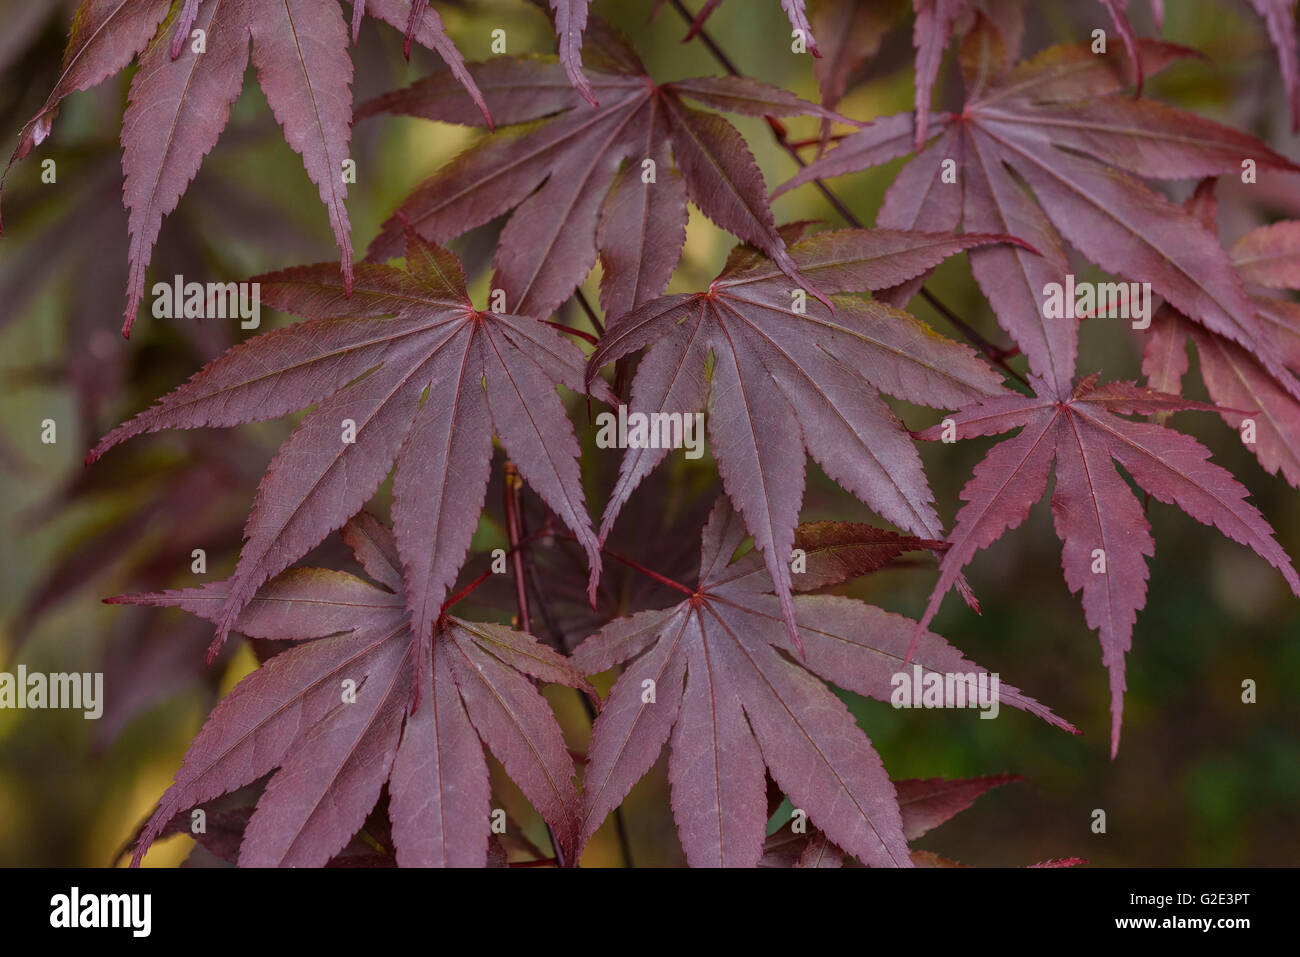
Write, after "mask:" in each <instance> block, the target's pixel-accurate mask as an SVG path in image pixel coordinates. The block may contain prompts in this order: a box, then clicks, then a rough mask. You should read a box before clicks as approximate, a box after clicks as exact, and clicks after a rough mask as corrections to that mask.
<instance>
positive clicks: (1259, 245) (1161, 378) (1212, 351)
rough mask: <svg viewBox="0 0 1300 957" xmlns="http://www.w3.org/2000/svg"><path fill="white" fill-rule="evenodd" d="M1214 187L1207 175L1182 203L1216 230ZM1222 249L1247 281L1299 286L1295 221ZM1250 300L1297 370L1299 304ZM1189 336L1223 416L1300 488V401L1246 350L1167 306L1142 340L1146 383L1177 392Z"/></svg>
mask: <svg viewBox="0 0 1300 957" xmlns="http://www.w3.org/2000/svg"><path fill="white" fill-rule="evenodd" d="M1213 189H1214V184H1213V181H1211V180H1206V181H1205V182H1203V183H1202V184H1201V185H1200V186H1199V187H1198V188H1197V191H1196V193H1195V195H1193V196H1192V198H1191V199H1189V200H1188V202H1187V208H1188V210H1189V211H1190V212H1192V213H1194V214H1195V215H1196V216H1197V217H1198V218H1199V219H1201V221H1202V222H1204V224H1205V227H1206V228H1207V229H1210V230H1212V231H1217V228H1218V227H1217V216H1216V204H1215V202H1214V192H1213ZM1228 255H1229V256H1230V257H1231V259H1232V265H1233V268H1234V269H1235V270H1236V271H1237V274H1238V275H1239V276H1241V278H1242V280H1243V281H1244V282H1246V283H1247V284H1248V286H1251V287H1258V288H1262V289H1265V290H1279V289H1300V222H1296V221H1295V220H1288V221H1283V222H1280V223H1274V224H1272V225H1269V226H1261V227H1259V228H1258V229H1253V230H1251V231H1250V232H1248V233H1246V234H1245V235H1244V236H1242V237H1241V238H1240V239H1238V240H1237V241H1236V242H1235V243H1233V244H1232V246H1231V247H1230V248H1229V250H1228ZM1251 301H1252V303H1253V304H1254V307H1255V310H1256V315H1257V316H1258V318H1259V319H1260V320H1261V321H1262V322H1264V323H1266V324H1267V325H1268V327H1269V328H1270V329H1272V330H1273V331H1274V333H1275V335H1276V337H1277V341H1278V343H1279V344H1280V345H1281V346H1282V355H1281V361H1282V363H1283V364H1284V365H1285V366H1287V367H1288V368H1289V369H1291V370H1293V371H1298V370H1300V306H1297V305H1296V304H1295V303H1293V302H1290V301H1288V300H1285V299H1276V298H1272V297H1267V296H1263V295H1252V296H1251ZM1189 338H1190V339H1191V341H1192V342H1194V343H1195V344H1196V352H1197V355H1198V357H1199V358H1200V368H1201V378H1202V379H1203V380H1204V382H1205V387H1206V389H1207V390H1208V391H1209V393H1210V397H1211V398H1212V399H1214V401H1215V402H1217V403H1219V405H1220V406H1222V407H1223V409H1222V412H1221V414H1222V415H1223V418H1224V419H1225V420H1226V421H1227V422H1228V423H1230V424H1231V425H1232V426H1234V427H1236V428H1239V429H1241V430H1242V439H1243V441H1244V442H1245V443H1246V446H1247V448H1249V449H1250V450H1251V451H1252V452H1254V453H1255V457H1256V458H1258V459H1259V464H1260V465H1262V466H1263V467H1264V469H1265V470H1266V471H1267V472H1268V473H1269V474H1270V475H1275V474H1277V472H1278V471H1281V473H1282V476H1283V478H1285V479H1286V480H1287V481H1288V482H1290V483H1291V485H1292V486H1294V487H1296V488H1300V401H1298V400H1297V399H1296V397H1295V396H1294V395H1292V394H1291V392H1290V391H1288V389H1287V388H1286V387H1285V385H1284V384H1281V383H1279V382H1278V381H1277V379H1276V378H1275V377H1274V376H1273V375H1272V374H1271V373H1270V372H1269V370H1268V369H1266V368H1265V367H1264V365H1263V363H1261V362H1260V361H1259V360H1258V359H1257V358H1255V357H1254V356H1252V355H1251V354H1250V353H1249V352H1247V351H1246V350H1245V349H1242V348H1241V347H1240V346H1238V345H1237V344H1236V343H1233V342H1231V341H1229V340H1227V339H1225V338H1224V337H1223V336H1221V335H1217V334H1216V333H1213V332H1210V331H1208V330H1206V329H1204V328H1202V327H1200V326H1198V325H1196V324H1195V323H1191V322H1188V321H1187V319H1186V317H1185V316H1183V315H1182V314H1180V313H1179V312H1178V311H1177V310H1176V309H1174V308H1173V307H1171V306H1165V307H1163V308H1162V309H1160V310H1159V311H1158V312H1157V313H1156V315H1155V318H1154V319H1153V321H1152V325H1151V333H1150V336H1149V337H1148V338H1147V342H1146V349H1145V353H1144V355H1143V361H1142V371H1143V372H1145V373H1146V375H1147V383H1148V384H1149V385H1150V386H1151V387H1152V388H1156V389H1161V390H1163V391H1165V392H1173V393H1179V392H1181V391H1182V380H1183V376H1184V375H1186V373H1187V369H1188V359H1187V341H1188V339H1189ZM1247 420H1249V422H1248V421H1247Z"/></svg>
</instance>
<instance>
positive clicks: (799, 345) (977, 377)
mask: <svg viewBox="0 0 1300 957" xmlns="http://www.w3.org/2000/svg"><path fill="white" fill-rule="evenodd" d="M1003 240H1004V237H998V236H981V235H976V234H968V235H965V236H954V235H952V234H930V233H910V232H900V231H892V230H843V231H836V232H825V233H821V234H819V235H816V236H813V237H812V238H810V239H806V240H803V241H800V242H798V243H796V244H794V245H793V246H791V247H790V257H791V259H792V261H793V262H794V264H795V267H796V269H797V270H798V271H799V272H800V273H801V274H803V275H806V276H807V277H808V279H809V281H811V282H815V283H816V284H817V285H818V286H820V287H821V288H822V289H824V290H825V291H826V292H827V293H829V294H831V295H832V296H833V301H834V304H835V312H834V313H832V312H831V310H830V309H829V308H827V307H826V306H823V305H822V304H821V303H819V302H816V301H814V300H812V299H811V298H808V297H807V296H806V295H805V296H804V298H803V300H802V305H800V298H799V295H800V290H798V289H796V288H795V287H794V286H792V284H791V280H790V279H789V278H788V277H787V276H786V275H785V274H784V273H783V272H782V271H781V270H780V269H778V268H777V266H776V265H775V264H773V263H772V262H771V261H770V260H768V259H765V258H764V257H762V256H761V255H759V254H758V253H757V252H755V251H754V250H752V249H746V248H744V247H738V248H737V249H736V250H735V251H734V252H733V253H732V258H731V260H730V261H729V262H728V264H727V266H726V267H725V268H724V270H723V272H722V274H721V275H719V276H718V278H717V279H715V280H714V281H713V283H712V284H711V285H710V287H709V289H708V291H707V292H702V293H697V294H695V295H682V294H678V295H670V296H664V297H662V298H659V299H655V300H652V301H650V302H648V303H646V304H644V305H643V306H641V307H639V308H638V309H636V310H634V311H632V312H631V313H629V314H627V315H625V316H623V317H622V318H620V319H618V320H617V321H615V322H614V323H612V324H611V325H610V327H609V329H608V330H607V333H606V335H605V336H604V337H602V338H601V340H600V343H599V345H598V346H597V348H596V351H595V352H594V353H593V354H592V357H591V360H590V362H589V364H588V367H587V379H588V381H589V382H590V381H595V380H594V377H595V375H596V372H597V371H598V370H599V369H600V368H601V367H602V366H603V365H605V364H606V363H608V362H612V361H614V360H615V359H618V358H620V357H621V356H624V355H627V354H628V353H630V352H632V351H634V350H637V349H641V348H644V347H646V346H650V349H649V351H648V352H647V353H646V355H645V356H644V357H643V358H642V360H641V362H640V365H639V366H638V368H637V373H636V378H635V379H634V380H633V383H632V397H631V401H630V403H629V408H630V411H631V413H634V414H635V413H643V414H653V413H669V414H674V413H679V414H680V413H686V414H689V413H692V412H695V411H696V410H700V409H703V408H705V406H706V405H707V407H708V412H709V418H708V430H709V439H710V442H711V445H712V449H713V454H714V457H715V458H716V460H717V463H718V471H719V472H720V474H721V476H722V480H723V484H724V487H725V488H726V490H727V494H728V495H729V496H731V500H732V501H733V502H734V503H735V504H736V507H737V508H739V509H740V511H741V513H742V514H743V515H744V516H745V521H746V523H747V524H748V525H749V528H750V530H751V531H752V532H753V534H754V540H755V542H756V544H757V545H758V547H759V549H760V550H761V551H762V553H763V555H764V557H765V558H766V560H767V568H768V571H769V573H770V574H771V576H772V579H773V580H774V581H775V582H776V583H777V595H778V596H779V599H780V603H781V608H782V612H783V615H784V617H785V620H786V623H787V626H788V627H789V629H790V635H791V638H792V640H793V641H794V642H795V644H796V645H797V644H798V640H799V639H798V637H797V634H796V632H795V627H794V613H793V605H792V603H791V598H790V588H791V572H790V565H789V561H790V550H791V548H792V547H793V545H794V528H795V525H797V524H798V514H799V506H800V503H801V502H802V499H803V491H804V463H805V455H806V453H807V454H811V455H812V456H813V457H814V458H815V459H817V461H818V462H819V463H820V464H821V465H822V467H823V468H824V469H825V470H826V472H827V474H829V475H830V476H831V477H832V478H834V479H835V480H836V481H837V482H839V483H840V484H841V485H842V486H843V487H844V488H846V489H847V490H849V491H850V492H852V493H853V494H854V495H855V496H857V497H858V499H860V500H861V501H862V502H863V503H864V504H866V505H867V506H869V507H870V508H872V509H874V510H875V511H877V512H878V513H879V514H881V515H882V516H884V517H885V518H886V519H888V520H889V521H891V522H893V523H894V524H896V525H898V526H900V527H901V528H903V529H906V530H907V531H910V532H913V533H915V534H917V535H922V536H925V537H928V538H941V537H942V531H941V527H940V524H939V519H938V516H937V515H936V514H935V511H934V508H933V506H932V505H931V504H930V503H931V500H932V496H931V494H930V490H929V485H928V484H927V482H926V479H925V474H924V472H923V471H922V468H921V460H920V457H919V456H918V454H917V452H916V449H915V447H914V446H913V444H912V442H911V439H910V438H909V436H908V435H907V433H906V431H905V430H904V429H903V427H902V425H901V423H900V422H899V421H898V419H897V418H896V417H895V415H894V413H893V412H892V411H891V410H890V408H889V407H888V406H887V405H886V404H885V402H884V400H883V399H882V398H881V397H880V392H887V393H889V394H891V395H895V396H897V397H899V398H903V399H907V400H908V401H912V402H918V403H921V404H923V405H930V406H940V407H944V408H957V407H959V406H961V405H964V404H966V403H967V402H970V401H973V400H974V399H976V398H977V397H986V396H992V395H997V394H1000V393H1001V392H1002V391H1003V388H1002V385H1001V380H1000V379H999V377H998V376H997V375H996V374H995V373H994V372H993V370H991V369H990V368H989V367H988V366H986V365H985V364H984V363H983V362H982V361H981V360H980V359H979V358H978V357H977V356H976V355H975V353H974V351H973V350H971V349H969V348H968V347H966V346H964V345H961V344H959V343H956V342H953V341H951V340H948V339H944V338H943V337H941V336H939V335H937V334H936V333H934V332H933V330H931V329H930V328H929V327H928V326H926V325H925V324H923V323H922V322H920V321H919V320H917V319H914V318H913V317H912V316H909V315H908V314H907V313H905V312H901V311H899V310H897V309H893V308H891V307H888V306H885V305H882V304H880V303H875V302H868V301H864V300H862V299H860V298H857V297H854V296H848V295H843V293H844V292H846V291H848V290H854V291H861V290H867V289H881V288H886V287H888V286H893V285H896V284H898V283H900V282H904V281H906V280H907V279H910V278H911V277H913V276H915V275H918V274H919V273H921V272H924V271H925V270H926V269H928V268H930V267H932V266H934V265H936V264H938V263H939V262H941V261H942V260H944V259H946V258H948V257H949V256H951V255H953V254H955V253H957V252H960V251H961V250H963V249H969V248H972V247H974V246H977V245H983V244H987V243H991V242H1000V241H1003ZM801 309H802V311H800V310H801ZM710 357H712V374H711V377H710V375H708V374H706V370H707V368H708V362H709V359H710ZM667 454H668V449H666V448H630V449H628V451H627V452H626V454H625V457H624V459H623V465H622V468H621V470H620V474H619V483H618V485H617V486H616V488H615V490H614V494H613V495H612V496H611V498H610V500H609V503H608V504H607V505H606V508H605V517H604V519H603V521H602V523H601V535H602V536H606V535H608V534H609V532H610V529H611V528H612V527H613V525H614V522H615V520H616V519H617V518H618V515H619V512H620V511H621V510H622V508H623V506H624V504H625V503H626V502H627V500H628V498H629V496H630V495H631V494H632V492H633V490H634V489H635V488H636V487H637V485H638V484H640V482H641V480H642V479H643V478H644V477H645V476H646V475H647V474H648V473H649V472H650V471H652V470H653V469H654V468H655V467H656V466H658V465H659V463H661V462H662V461H663V460H664V457H665V456H666V455H667Z"/></svg>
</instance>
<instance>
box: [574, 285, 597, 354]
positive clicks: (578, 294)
mask: <svg viewBox="0 0 1300 957" xmlns="http://www.w3.org/2000/svg"><path fill="white" fill-rule="evenodd" d="M573 298H574V299H576V300H578V305H580V306H581V307H582V311H583V312H585V313H586V314H587V318H588V319H590V320H591V325H592V326H593V328H595V330H596V335H598V336H603V335H604V334H605V324H604V323H603V322H601V321H600V317H599V316H597V315H596V310H595V309H593V308H591V303H590V302H588V301H587V297H586V296H585V295H584V294H583V292H582V287H578V288H577V289H575V290H573ZM593 341H595V340H593Z"/></svg>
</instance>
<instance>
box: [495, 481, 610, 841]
mask: <svg viewBox="0 0 1300 957" xmlns="http://www.w3.org/2000/svg"><path fill="white" fill-rule="evenodd" d="M522 490H523V484H522V480H521V479H520V477H519V470H518V469H517V468H516V467H515V464H514V463H513V462H511V461H510V460H509V459H507V460H506V531H507V534H508V535H509V536H510V544H511V551H512V552H513V559H514V566H515V587H516V594H517V595H518V601H519V603H520V604H519V607H520V608H521V609H523V611H522V612H521V615H526V614H527V607H528V597H527V590H528V588H531V589H532V592H533V597H534V599H535V600H536V602H537V610H538V612H539V613H540V614H541V616H542V624H543V625H544V626H545V628H546V632H547V635H546V637H547V639H548V643H549V644H550V645H551V646H552V647H553V648H555V650H556V651H559V652H560V653H561V654H566V655H567V654H568V648H566V647H565V641H564V630H563V629H562V628H560V626H559V623H558V622H557V621H556V620H555V615H554V614H553V613H552V612H551V608H550V604H549V603H548V602H547V601H546V598H545V593H544V592H543V590H542V582H541V579H540V578H539V576H538V574H537V565H536V564H535V563H534V562H533V561H532V560H531V556H526V555H525V551H526V549H527V547H528V546H529V545H530V544H532V542H533V541H534V540H535V539H536V538H538V537H541V536H539V535H530V534H528V528H527V519H526V518H525V517H524V510H523V508H522V507H521V506H522V504H523V501H522ZM549 524H550V523H549V522H548V523H547V524H546V525H543V526H542V527H543V529H545V530H547V531H549V528H548V526H549ZM521 572H522V573H523V574H522V575H521ZM522 620H523V619H522V618H521V621H522ZM523 630H524V631H527V632H529V634H532V631H531V629H529V628H525V629H523ZM577 695H578V698H579V699H580V700H581V701H582V707H583V709H584V710H585V711H586V712H587V720H588V721H589V722H591V724H592V725H593V726H594V725H595V723H596V706H595V705H593V704H592V703H591V699H590V698H588V697H587V696H586V695H585V694H583V692H581V691H578V692H577ZM614 830H615V832H616V833H617V835H618V845H619V851H620V852H621V853H622V855H623V862H624V864H626V865H627V866H628V867H631V866H632V845H631V842H630V840H629V839H628V835H627V822H626V821H625V820H624V819H623V809H622V808H621V807H618V808H615V809H614ZM547 833H548V834H550V828H549V826H548V828H547ZM551 846H552V847H554V848H555V853H556V855H557V856H559V858H560V860H561V861H563V853H562V852H561V851H560V847H559V845H558V844H556V843H555V835H554V834H551ZM560 866H561V867H563V866H565V865H564V864H563V863H561V864H560Z"/></svg>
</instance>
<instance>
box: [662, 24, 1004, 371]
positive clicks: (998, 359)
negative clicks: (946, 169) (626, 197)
mask: <svg viewBox="0 0 1300 957" xmlns="http://www.w3.org/2000/svg"><path fill="white" fill-rule="evenodd" d="M671 3H672V6H673V9H674V10H676V11H677V12H678V13H679V14H680V15H681V16H682V18H683V19H684V20H685V21H686V22H687V23H690V24H693V23H694V22H695V17H693V16H692V15H691V12H690V11H689V10H687V9H686V5H685V4H684V3H683V2H682V0H671ZM695 37H696V39H698V40H699V41H700V42H701V43H703V44H704V45H705V46H706V47H707V48H708V50H709V52H710V53H712V54H713V57H714V59H716V60H717V61H718V64H719V65H720V66H721V67H722V68H723V69H724V70H726V71H727V72H728V73H730V74H731V75H732V76H743V74H742V73H741V72H740V70H739V69H737V67H736V65H735V64H734V63H733V62H732V61H731V58H730V57H729V56H727V54H726V53H725V52H724V51H723V50H722V48H721V47H720V46H718V43H717V41H716V40H714V39H713V37H711V36H710V35H709V32H708V30H707V29H706V28H704V27H700V28H699V29H698V30H696V33H695ZM763 119H765V120H767V125H768V128H769V129H770V130H771V131H772V137H773V138H774V139H775V140H776V143H777V145H778V146H780V147H781V149H783V150H785V152H786V153H788V154H789V156H790V158H791V159H793V160H794V161H795V163H796V164H797V165H798V167H799V168H800V169H803V168H804V167H806V166H807V165H808V163H807V162H806V161H805V160H804V158H803V157H802V156H800V155H799V150H798V147H797V146H796V145H795V144H794V143H791V142H790V139H789V137H788V135H787V132H786V128H785V124H784V123H782V122H781V121H780V120H778V119H777V118H776V117H773V116H765V117H763ZM812 184H813V185H814V186H816V187H817V190H818V192H820V193H821V194H822V196H823V197H825V199H826V202H828V203H829V204H830V206H831V208H832V209H833V210H835V212H836V213H838V214H839V216H840V218H841V219H843V220H844V221H845V222H846V223H848V224H849V225H850V226H852V227H853V228H854V229H865V228H866V227H865V226H864V225H863V223H862V220H860V219H858V217H857V216H855V215H854V214H853V210H851V209H849V208H848V206H847V205H845V203H844V200H842V199H840V197H839V196H838V195H837V194H836V193H835V191H834V190H832V189H831V188H830V187H829V186H827V185H826V183H825V182H824V181H823V180H822V179H821V178H817V179H814V180H813V181H812ZM921 295H922V296H924V297H925V301H926V302H928V303H929V304H930V305H931V306H933V307H934V309H935V311H936V312H938V313H939V314H940V315H941V316H943V317H944V318H945V319H947V320H948V321H949V322H950V323H952V325H953V327H954V328H955V329H957V331H959V332H960V333H961V334H962V335H963V336H965V337H966V338H967V339H968V340H969V341H970V342H971V343H972V344H973V345H974V346H975V347H976V348H977V349H979V350H980V351H981V352H983V353H984V355H985V357H986V358H987V359H988V360H989V361H990V362H992V363H993V364H994V365H996V366H997V367H998V368H1000V369H1001V370H1002V371H1003V372H1005V373H1006V374H1007V375H1009V376H1011V377H1012V378H1014V379H1017V380H1018V381H1019V382H1021V383H1022V384H1023V385H1026V386H1028V385H1029V382H1028V381H1027V380H1026V379H1025V377H1024V376H1023V375H1021V374H1020V373H1019V372H1018V371H1016V370H1015V369H1014V368H1012V367H1011V365H1010V364H1009V363H1008V362H1007V359H1006V357H1007V356H1008V355H1014V354H1015V353H1014V352H1011V351H1008V350H1006V349H1002V348H1000V347H999V346H996V345H994V344H993V343H992V342H990V341H989V340H988V339H986V338H985V337H984V336H982V335H981V334H980V333H979V332H977V331H976V330H975V328H974V327H973V326H971V325H970V323H968V322H966V321H965V320H963V319H961V318H959V317H958V316H957V314H956V313H955V312H953V311H952V310H951V309H949V308H948V307H947V306H945V305H944V304H943V303H942V302H941V301H940V300H939V298H938V297H937V296H936V295H935V294H934V293H932V292H930V290H929V289H927V288H926V287H925V286H922V287H921Z"/></svg>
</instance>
